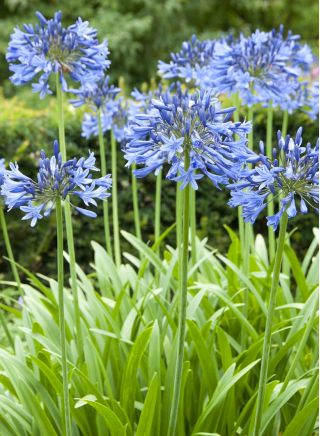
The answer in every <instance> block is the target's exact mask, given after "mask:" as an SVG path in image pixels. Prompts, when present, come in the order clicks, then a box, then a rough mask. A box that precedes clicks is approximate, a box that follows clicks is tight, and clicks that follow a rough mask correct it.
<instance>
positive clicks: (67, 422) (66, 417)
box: [56, 197, 71, 436]
mask: <svg viewBox="0 0 320 436" xmlns="http://www.w3.org/2000/svg"><path fill="white" fill-rule="evenodd" d="M56 217H57V267H58V305H59V330H60V347H61V366H62V390H63V393H62V402H61V408H62V429H63V430H62V431H63V435H65V436H71V417H70V404H69V391H68V365H67V350H66V327H65V316H64V287H63V282H64V272H63V214H62V204H61V199H60V197H58V198H57V201H56Z"/></svg>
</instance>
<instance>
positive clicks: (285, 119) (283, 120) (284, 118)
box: [281, 110, 289, 138]
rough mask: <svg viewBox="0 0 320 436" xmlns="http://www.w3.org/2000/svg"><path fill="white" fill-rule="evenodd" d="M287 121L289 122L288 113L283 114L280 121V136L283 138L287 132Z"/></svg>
mask: <svg viewBox="0 0 320 436" xmlns="http://www.w3.org/2000/svg"><path fill="white" fill-rule="evenodd" d="M288 121H289V113H288V111H287V110H286V111H284V112H283V119H282V128H281V135H282V136H283V137H284V138H285V137H286V135H287V132H288Z"/></svg>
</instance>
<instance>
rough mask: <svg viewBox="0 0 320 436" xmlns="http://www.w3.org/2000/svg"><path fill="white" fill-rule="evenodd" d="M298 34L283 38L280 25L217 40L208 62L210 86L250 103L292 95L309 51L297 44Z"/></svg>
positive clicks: (308, 61)
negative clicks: (235, 37) (229, 38)
mask: <svg viewBox="0 0 320 436" xmlns="http://www.w3.org/2000/svg"><path fill="white" fill-rule="evenodd" d="M299 38H300V37H299V36H298V35H292V34H291V32H289V34H288V35H287V37H284V35H283V27H281V28H280V30H279V31H276V30H275V29H273V30H272V31H270V32H261V31H259V30H256V31H255V32H254V33H253V34H252V35H251V36H249V37H245V36H244V35H240V38H239V39H238V40H236V41H233V42H231V43H229V42H227V41H225V40H224V41H221V42H217V43H216V45H215V55H214V57H213V60H212V62H211V69H212V71H214V74H213V75H212V86H213V87H215V88H216V89H217V90H218V91H220V92H228V93H229V94H232V93H236V92H238V93H239V95H240V97H241V99H242V102H243V103H245V104H247V105H249V106H251V105H253V104H255V103H262V104H267V103H268V102H269V101H270V100H272V101H273V102H274V104H279V101H281V100H282V99H283V98H284V96H287V95H290V94H293V93H294V92H295V89H296V87H297V82H298V77H299V75H300V73H301V70H302V69H306V68H307V67H309V68H310V66H311V62H312V54H311V51H310V49H309V48H308V47H307V46H301V45H300V44H299V42H298V40H299Z"/></svg>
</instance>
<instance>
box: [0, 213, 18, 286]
mask: <svg viewBox="0 0 320 436" xmlns="http://www.w3.org/2000/svg"><path fill="white" fill-rule="evenodd" d="M0 224H1V228H2V233H3V240H4V244H5V247H6V251H7V254H8V258H9V259H10V267H11V271H12V275H13V278H14V280H15V282H16V283H17V287H18V290H19V292H20V293H21V294H22V290H21V281H20V277H19V273H18V269H17V266H16V264H15V260H14V256H13V251H12V247H11V242H10V238H9V233H8V228H7V223H6V218H5V216H4V211H3V208H2V207H1V206H0Z"/></svg>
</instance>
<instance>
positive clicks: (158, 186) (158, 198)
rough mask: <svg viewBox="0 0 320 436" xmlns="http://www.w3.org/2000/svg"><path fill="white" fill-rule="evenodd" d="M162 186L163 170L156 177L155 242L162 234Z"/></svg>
mask: <svg viewBox="0 0 320 436" xmlns="http://www.w3.org/2000/svg"><path fill="white" fill-rule="evenodd" d="M161 185H162V170H160V171H159V173H158V175H157V177H156V209H155V219H154V239H155V242H157V241H158V239H159V238H160V233H161V220H160V216H161ZM159 248H160V247H159V246H158V248H157V253H159Z"/></svg>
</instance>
